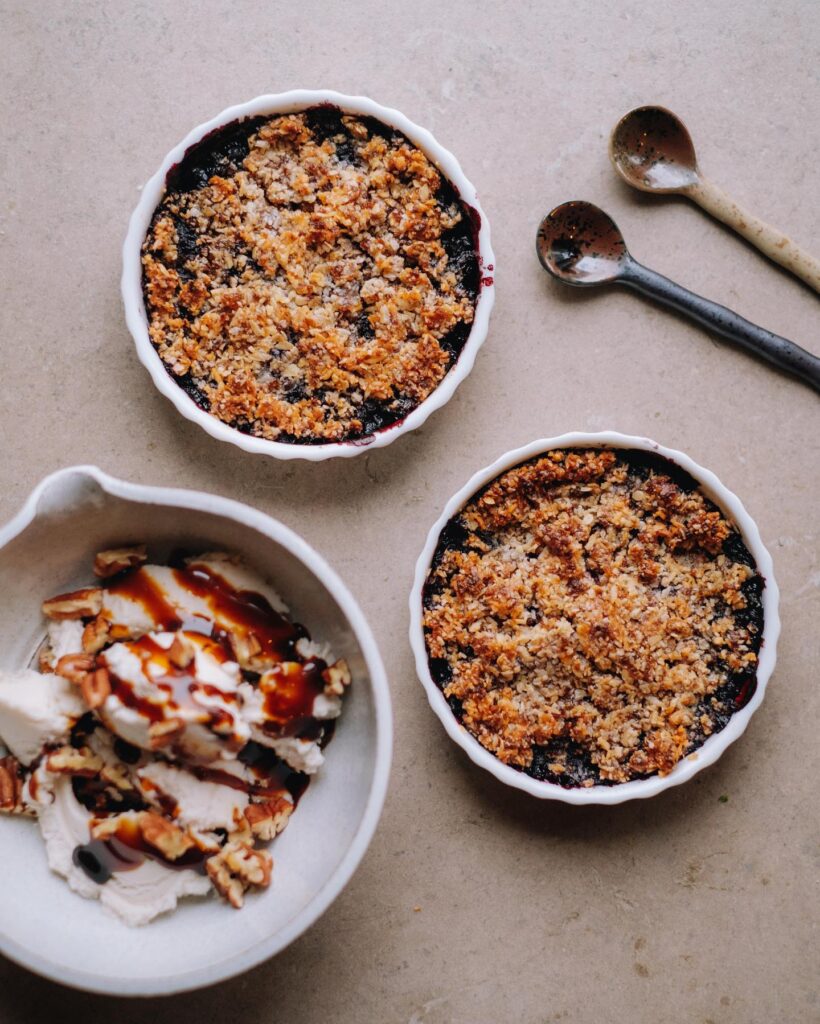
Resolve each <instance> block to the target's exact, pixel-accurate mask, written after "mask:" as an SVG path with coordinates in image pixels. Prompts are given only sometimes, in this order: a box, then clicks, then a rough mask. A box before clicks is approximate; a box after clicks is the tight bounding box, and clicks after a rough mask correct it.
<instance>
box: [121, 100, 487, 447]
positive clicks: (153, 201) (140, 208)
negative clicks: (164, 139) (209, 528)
mask: <svg viewBox="0 0 820 1024" xmlns="http://www.w3.org/2000/svg"><path fill="white" fill-rule="evenodd" d="M322 103H327V104H332V105H333V106H336V107H339V108H340V109H341V110H343V111H344V112H346V113H350V114H362V115H364V116H368V117H375V118H377V119H378V120H379V121H382V122H384V123H385V124H387V125H390V126H391V127H393V128H397V129H398V130H399V131H400V132H403V133H404V134H405V135H406V136H407V137H408V139H410V141H411V142H413V143H415V145H417V146H418V147H419V149H421V150H422V151H423V152H424V153H425V154H426V155H427V156H428V157H429V158H430V160H432V162H433V163H434V164H435V166H436V167H437V168H438V169H439V170H440V171H441V173H442V174H443V175H444V177H445V178H447V179H448V180H449V182H450V183H451V184H452V185H453V186H454V188H455V190H456V191H457V192H458V194H459V197H460V198H461V200H462V201H463V202H464V203H466V205H467V206H468V207H470V208H471V210H472V219H473V223H474V226H475V229H477V245H478V259H479V274H480V282H481V283H480V286H479V294H478V298H477V301H476V308H475V317H474V320H473V324H472V328H471V330H470V334H469V336H468V338H467V341H466V342H465V344H464V347H463V348H462V350H461V352H460V353H459V356H458V359H457V360H456V362H455V363H454V364H453V366H451V367H450V370H449V371H448V373H447V374H446V376H445V377H444V379H443V380H442V381H441V383H440V384H439V385H438V387H436V389H435V390H434V391H433V392H432V393H431V394H430V395H429V396H428V397H427V398H426V399H425V400H424V401H423V402H421V403H420V404H419V405H418V406H416V408H415V409H413V411H412V412H411V413H410V414H409V415H408V416H406V417H405V418H404V419H403V420H400V421H398V422H396V423H394V424H391V425H389V426H387V427H385V428H384V429H382V430H379V431H377V432H376V433H375V434H370V435H368V436H367V437H364V438H361V439H359V440H356V441H337V442H331V443H328V444H285V443H283V442H281V441H267V440H265V439H264V438H259V437H251V436H250V435H248V434H243V433H242V432H241V431H239V430H236V429H234V428H233V427H229V426H228V425H227V424H226V423H223V422H222V421H221V420H219V419H217V418H216V416H212V415H211V414H210V413H208V412H205V410H204V409H200V407H199V406H198V405H197V404H196V402H194V400H193V399H192V398H190V396H189V395H187V394H186V393H185V391H183V389H182V388H181V387H180V386H179V385H178V384H177V383H176V382H175V381H174V380H173V378H172V377H171V375H170V374H169V373H168V371H167V370H166V369H165V366H164V364H163V362H162V360H161V359H160V357H159V354H158V353H157V351H156V349H155V348H154V346H153V345H152V344H151V340H150V338H149V336H148V319H147V316H146V312H145V303H144V300H143V291H142V264H141V250H142V243H143V240H144V239H145V235H146V232H147V230H148V227H149V225H150V223H151V218H152V216H153V214H154V210H155V209H156V207H157V205H158V204H159V202H160V200H161V199H162V197H163V195H164V194H165V179H166V176H167V174H168V172H169V171H170V170H171V168H172V167H173V166H174V165H175V164H177V163H179V162H180V160H182V158H183V157H184V156H185V153H186V152H187V150H188V149H189V148H190V147H191V146H193V145H194V144H195V143H197V142H199V141H200V139H202V138H203V137H204V136H205V135H207V134H208V133H209V132H212V131H215V130H216V129H218V128H221V127H223V126H225V125H228V124H231V123H232V122H233V121H237V120H240V119H242V118H247V117H256V116H258V115H261V114H270V115H274V114H292V113H296V112H298V111H300V110H305V109H306V108H308V107H314V106H317V105H318V104H322ZM494 276H495V256H494V255H493V250H492V246H491V244H490V226H489V223H488V221H487V216H486V214H485V213H484V211H483V210H482V209H481V205H480V204H479V201H478V196H477V195H476V190H475V188H474V187H473V185H472V184H471V183H470V182H469V181H468V180H467V178H466V177H465V175H464V172H463V171H462V170H461V166H460V165H459V163H458V161H457V160H456V158H455V157H454V156H453V154H452V153H450V152H449V151H448V150H446V149H445V148H444V147H443V146H441V145H440V144H439V143H438V142H436V140H435V139H434V138H433V136H432V135H431V134H430V132H429V131H427V129H426V128H421V127H419V125H417V124H414V123H413V122H412V121H410V120H408V118H406V117H405V116H404V114H401V113H399V111H398V110H393V109H392V108H390V107H383V106H381V105H380V104H378V103H375V102H374V101H373V100H371V99H368V98H367V97H366V96H345V95H343V94H341V93H338V92H333V91H332V90H328V89H321V90H309V89H295V90H293V91H291V92H283V93H278V94H276V95H266V96H257V97H256V99H253V100H250V101H249V102H247V103H240V104H238V105H237V106H234V107H228V109H227V110H223V111H222V113H221V114H218V115H217V116H216V117H214V118H212V119H211V120H210V121H206V122H205V124H201V125H199V126H198V127H197V128H194V129H193V131H191V132H189V133H188V135H186V137H185V138H184V139H183V140H182V142H180V143H179V144H178V145H176V146H174V148H173V149H172V150H171V152H170V153H169V154H168V155H167V156H166V157H165V159H164V160H163V161H162V163H161V164H160V167H159V170H158V171H157V172H156V174H155V175H154V176H153V177H152V178H151V180H150V181H149V182H148V183H147V184H146V185H145V187H144V188H143V190H142V195H141V197H140V201H139V203H138V204H137V207H136V209H135V210H134V212H133V214H132V215H131V221H130V223H129V225H128V234H127V235H126V238H125V244H124V245H123V268H122V298H123V303H124V305H125V319H126V322H127V324H128V329H129V330H130V331H131V335H132V337H133V338H134V342H135V344H136V346H137V355H138V356H139V359H140V362H141V363H142V364H143V366H144V367H145V368H146V369H147V370H148V372H149V373H150V375H151V379H152V380H153V382H154V384H155V385H156V387H157V388H158V390H159V391H161V392H162V394H163V395H165V397H166V398H168V399H170V401H171V402H173V404H174V405H175V406H176V408H177V409H178V410H179V412H181V413H182V415H183V416H184V417H185V418H186V419H189V420H191V421H192V422H193V423H197V424H198V425H199V426H200V427H202V429H203V430H205V431H207V433H209V434H210V435H211V437H215V438H216V439H217V440H218V441H227V442H229V443H230V444H235V445H236V446H237V447H238V448H242V449H244V450H245V451H247V452H256V453H258V454H260V455H273V456H275V457H276V458H279V459H307V460H309V461H311V462H321V461H323V460H324V459H330V458H336V457H341V458H349V457H350V456H353V455H358V454H360V453H361V452H363V451H371V450H372V449H374V448H382V447H384V445H387V444H390V443H391V442H392V441H395V440H396V438H397V437H400V436H401V435H402V434H406V433H407V432H408V431H410V430H415V429H416V428H417V427H420V426H421V425H422V424H423V423H424V422H425V420H426V419H427V417H428V416H429V415H430V414H431V413H433V412H435V410H436V409H439V408H441V406H443V405H445V404H446V403H447V402H448V401H449V400H450V398H451V397H452V395H453V392H454V391H455V389H456V388H457V387H458V385H459V384H460V383H461V381H463V380H464V378H465V377H466V376H467V375H468V374H469V372H470V370H471V369H472V368H473V363H474V362H475V358H476V355H477V353H478V350H479V349H480V348H481V346H482V344H483V343H484V339H485V338H486V337H487V327H488V324H489V320H490V311H491V309H492V307H493V301H494V298H495V287H494V284H493V281H494Z"/></svg>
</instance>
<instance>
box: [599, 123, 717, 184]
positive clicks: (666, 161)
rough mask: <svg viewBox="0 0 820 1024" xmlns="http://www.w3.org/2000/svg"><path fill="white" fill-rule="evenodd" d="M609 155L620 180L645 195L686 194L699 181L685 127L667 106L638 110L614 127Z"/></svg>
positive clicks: (696, 163)
mask: <svg viewBox="0 0 820 1024" xmlns="http://www.w3.org/2000/svg"><path fill="white" fill-rule="evenodd" d="M609 155H610V157H611V159H612V163H613V164H614V166H615V169H616V170H617V171H618V173H619V174H620V175H621V177H622V178H623V179H624V180H625V181H626V182H627V184H629V185H632V186H633V187H634V188H639V189H641V191H642V192H661V193H669V192H683V191H685V190H686V189H688V188H691V187H692V186H693V185H696V184H697V182H698V178H699V174H698V160H697V157H696V155H695V147H694V144H693V143H692V138H691V136H690V135H689V132H688V131H687V129H686V125H685V124H684V123H683V121H681V120H680V118H678V117H676V116H675V115H674V114H673V113H672V111H671V110H667V109H666V108H665V107H638V108H637V109H636V110H631V111H630V112H629V113H628V114H625V115H624V116H623V117H622V118H621V120H620V121H619V122H618V123H617V125H615V129H614V131H613V132H612V135H611V136H610V140H609Z"/></svg>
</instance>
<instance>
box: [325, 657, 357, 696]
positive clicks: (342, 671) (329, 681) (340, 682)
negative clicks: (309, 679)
mask: <svg viewBox="0 0 820 1024" xmlns="http://www.w3.org/2000/svg"><path fill="white" fill-rule="evenodd" d="M322 679H324V681H325V684H326V689H327V691H328V692H329V693H332V694H333V695H334V696H336V697H341V695H342V694H343V693H344V692H345V687H346V686H350V669H349V668H348V667H347V662H346V661H345V660H344V658H339V660H338V661H336V662H334V663H333V664H332V665H328V667H327V668H326V669H325V670H324V672H323V673H322Z"/></svg>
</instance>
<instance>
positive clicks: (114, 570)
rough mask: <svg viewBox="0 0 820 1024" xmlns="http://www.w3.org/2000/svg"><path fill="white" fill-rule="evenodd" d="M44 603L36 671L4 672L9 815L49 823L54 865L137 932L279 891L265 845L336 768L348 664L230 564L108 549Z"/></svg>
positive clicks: (0, 787)
mask: <svg viewBox="0 0 820 1024" xmlns="http://www.w3.org/2000/svg"><path fill="white" fill-rule="evenodd" d="M93 571H94V575H95V576H96V578H97V579H96V583H95V585H90V586H88V587H84V588H82V589H79V590H74V591H71V592H69V593H63V594H58V595H57V596H55V597H51V598H48V599H47V600H45V601H44V602H43V604H42V611H43V614H44V615H45V617H46V619H47V620H48V627H47V635H46V640H45V641H44V643H43V645H42V647H41V649H40V651H39V654H38V658H37V662H38V670H36V671H35V670H33V669H23V670H21V671H17V672H14V671H0V738H1V739H2V741H3V743H4V744H5V746H6V748H7V750H8V751H9V753H8V754H7V755H6V756H5V757H3V758H2V759H0V810H3V811H5V812H6V813H11V814H29V815H35V816H36V817H37V818H38V820H39V824H40V828H41V831H42V834H43V838H44V840H45V843H46V848H47V856H48V862H49V865H50V867H51V868H52V870H53V871H55V872H56V873H57V874H59V875H61V876H63V877H65V878H66V879H67V881H68V884H69V886H70V887H71V888H72V889H73V890H74V891H76V892H78V893H79V894H80V895H82V896H86V897H89V898H99V899H100V901H101V903H102V904H103V906H104V907H105V908H106V909H108V910H109V911H112V912H113V913H115V914H117V915H118V916H119V917H120V918H122V920H124V921H125V922H126V923H127V924H131V925H139V924H145V923H147V922H148V921H150V920H151V919H153V918H154V917H156V916H157V915H158V914H161V913H163V912H165V911H168V910H171V909H173V908H174V907H175V906H176V903H177V900H178V899H179V898H181V897H182V896H187V895H204V894H206V893H208V892H210V891H211V890H212V889H214V890H216V892H217V893H219V895H220V896H222V897H223V898H224V899H225V900H226V901H227V902H228V903H230V904H231V905H232V906H233V907H236V908H240V907H242V905H243V903H244V900H245V894H246V892H247V891H248V890H251V889H256V888H265V887H267V886H268V885H269V884H270V881H271V871H272V867H273V860H272V857H271V855H270V852H269V851H268V849H267V844H268V843H269V841H270V840H272V839H273V838H274V837H275V836H276V835H278V834H279V833H280V832H281V831H282V830H283V829H284V828H285V827H286V825H287V824H288V822H289V820H290V817H291V815H292V813H293V811H294V810H295V808H296V805H297V803H298V801H299V798H300V796H301V795H302V793H303V792H304V790H305V789H306V787H307V785H308V783H309V781H310V777H311V776H312V775H314V774H315V773H316V772H317V771H318V770H319V768H320V767H321V766H322V764H323V762H324V754H323V748H324V746H325V745H326V744H327V742H328V741H329V740H330V738H331V737H332V735H333V726H334V723H335V719H336V717H337V716H338V715H339V714H340V712H341V709H342V696H343V694H344V692H345V690H346V688H347V686H348V684H349V682H350V673H349V670H348V667H347V664H346V662H345V661H344V660H334V659H333V657H332V655H331V654H330V652H329V649H328V648H327V647H326V646H324V645H321V644H317V643H314V642H313V641H312V640H311V639H310V637H309V635H308V633H307V631H306V630H305V629H304V627H302V626H300V625H299V624H297V623H294V622H292V621H291V620H290V618H289V617H288V615H287V608H286V606H285V605H284V604H283V603H282V600H281V598H280V597H279V596H278V595H277V594H276V593H275V591H273V590H272V589H271V587H270V586H269V585H268V584H266V583H265V581H264V580H263V579H262V577H261V576H259V575H258V574H257V573H256V572H254V571H253V570H251V569H250V568H249V567H248V566H247V565H245V564H244V563H243V562H242V560H241V559H239V558H238V557H236V556H233V555H231V554H227V553H225V552H210V553H205V554H202V555H188V556H183V555H181V554H179V555H176V556H172V557H171V559H170V560H169V564H152V563H150V562H149V561H148V557H147V551H146V548H145V546H144V545H136V546H128V547H120V548H113V549H107V550H104V551H100V552H98V553H97V555H96V557H95V559H94V564H93Z"/></svg>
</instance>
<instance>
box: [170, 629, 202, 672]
mask: <svg viewBox="0 0 820 1024" xmlns="http://www.w3.org/2000/svg"><path fill="white" fill-rule="evenodd" d="M195 654H196V648H195V647H194V645H193V644H192V643H191V641H190V640H189V639H188V637H186V636H185V635H184V634H182V633H175V634H174V640H173V643H172V644H171V646H170V647H169V648H168V660H169V661H170V662H171V664H172V665H176V667H177V668H187V667H188V666H189V665H190V664H191V662H192V661H193V660H194V655H195Z"/></svg>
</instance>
